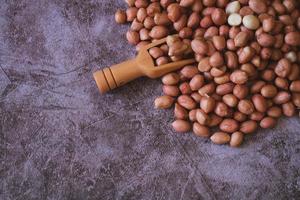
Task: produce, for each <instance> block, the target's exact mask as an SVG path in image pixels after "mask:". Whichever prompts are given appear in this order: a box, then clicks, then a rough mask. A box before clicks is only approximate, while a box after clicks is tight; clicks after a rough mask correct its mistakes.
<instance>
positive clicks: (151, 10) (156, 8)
mask: <svg viewBox="0 0 300 200" xmlns="http://www.w3.org/2000/svg"><path fill="white" fill-rule="evenodd" d="M160 12H161V8H160V4H159V3H158V2H153V3H151V4H150V5H149V6H148V7H147V15H148V16H150V17H154V15H155V13H160Z"/></svg>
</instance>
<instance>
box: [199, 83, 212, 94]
mask: <svg viewBox="0 0 300 200" xmlns="http://www.w3.org/2000/svg"><path fill="white" fill-rule="evenodd" d="M215 90H216V86H215V84H214V83H208V84H206V85H204V86H203V87H201V88H200V89H199V90H198V92H199V94H200V95H201V96H205V95H210V94H212V93H214V92H215Z"/></svg>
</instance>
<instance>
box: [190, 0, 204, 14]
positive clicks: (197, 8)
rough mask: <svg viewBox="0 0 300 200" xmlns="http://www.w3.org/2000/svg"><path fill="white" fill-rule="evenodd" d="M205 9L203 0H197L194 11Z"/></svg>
mask: <svg viewBox="0 0 300 200" xmlns="http://www.w3.org/2000/svg"><path fill="white" fill-rule="evenodd" d="M202 9H203V5H202V1H201V0H195V2H194V4H193V6H192V10H193V11H194V12H200V11H201V10H202Z"/></svg>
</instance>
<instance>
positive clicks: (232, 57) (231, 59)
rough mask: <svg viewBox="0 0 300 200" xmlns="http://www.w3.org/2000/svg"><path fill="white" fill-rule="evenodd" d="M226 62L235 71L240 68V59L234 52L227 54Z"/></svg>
mask: <svg viewBox="0 0 300 200" xmlns="http://www.w3.org/2000/svg"><path fill="white" fill-rule="evenodd" d="M225 62H226V65H227V67H228V68H230V69H235V68H237V67H238V57H237V55H236V54H235V53H234V52H232V51H227V52H226V53H225Z"/></svg>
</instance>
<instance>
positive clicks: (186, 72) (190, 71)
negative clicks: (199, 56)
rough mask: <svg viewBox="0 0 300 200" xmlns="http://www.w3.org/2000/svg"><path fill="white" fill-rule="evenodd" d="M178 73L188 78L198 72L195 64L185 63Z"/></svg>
mask: <svg viewBox="0 0 300 200" xmlns="http://www.w3.org/2000/svg"><path fill="white" fill-rule="evenodd" d="M180 73H181V74H182V75H183V76H184V77H185V78H188V79H191V78H193V77H194V76H195V75H196V74H198V73H199V71H198V68H197V67H196V66H192V65H187V66H185V67H183V68H182V69H181V70H180Z"/></svg>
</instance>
